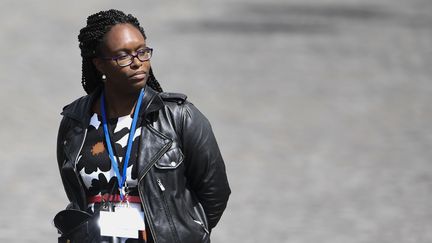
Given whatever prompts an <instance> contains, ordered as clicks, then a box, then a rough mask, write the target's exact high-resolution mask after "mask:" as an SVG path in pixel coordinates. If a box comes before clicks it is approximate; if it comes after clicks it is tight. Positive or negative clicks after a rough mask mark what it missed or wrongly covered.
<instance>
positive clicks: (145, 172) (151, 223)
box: [138, 141, 172, 243]
mask: <svg viewBox="0 0 432 243" xmlns="http://www.w3.org/2000/svg"><path fill="white" fill-rule="evenodd" d="M171 144H172V141H170V142H169V143H168V144H166V145H165V147H164V148H163V149H162V150H161V151H160V152H159V154H158V156H155V159H154V160H153V161H151V162H150V163H149V164H150V165H149V166H148V169H147V170H146V171H144V173H143V175H142V176H141V177H140V179H139V180H138V186H139V184H141V181H142V179H143V178H144V176H145V175H146V174H147V172H148V171H149V170H150V168H151V167H152V166H153V165H154V163H156V161H157V160H158V159H159V158H160V155H162V154H164V153H165V152H166V151H168V149H169V148H170V147H171ZM143 193H144V192H143V191H141V190H138V194H139V195H140V198H141V204H142V206H143V209H144V213H145V215H150V210H149V209H148V207H147V204H146V203H145V200H144V194H143ZM147 222H148V224H149V227H150V233H151V234H152V236H153V241H154V243H157V242H158V240H157V238H156V232H155V230H154V227H153V222H152V221H151V218H150V217H148V218H147Z"/></svg>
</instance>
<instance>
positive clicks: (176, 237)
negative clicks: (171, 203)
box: [156, 178, 179, 242]
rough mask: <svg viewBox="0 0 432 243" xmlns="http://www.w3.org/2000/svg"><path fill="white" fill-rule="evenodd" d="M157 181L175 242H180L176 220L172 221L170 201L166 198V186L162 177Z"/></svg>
mask: <svg viewBox="0 0 432 243" xmlns="http://www.w3.org/2000/svg"><path fill="white" fill-rule="evenodd" d="M156 182H157V184H158V186H159V189H160V194H161V196H162V200H163V203H164V211H165V214H166V216H167V219H168V223H169V224H170V228H171V231H172V234H173V237H174V240H175V242H179V239H178V236H177V231H176V229H175V226H174V222H172V216H171V212H170V210H169V207H168V202H167V200H166V196H165V187H164V185H163V184H162V181H161V179H159V178H157V180H156Z"/></svg>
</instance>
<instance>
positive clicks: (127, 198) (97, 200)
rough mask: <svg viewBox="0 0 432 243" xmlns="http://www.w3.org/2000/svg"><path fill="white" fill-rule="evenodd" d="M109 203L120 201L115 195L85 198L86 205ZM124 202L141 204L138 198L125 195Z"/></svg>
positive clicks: (118, 196)
mask: <svg viewBox="0 0 432 243" xmlns="http://www.w3.org/2000/svg"><path fill="white" fill-rule="evenodd" d="M108 199H109V201H110V202H121V200H120V195H118V194H116V195H110V196H109V195H108V194H105V195H103V196H102V195H96V196H92V197H89V198H87V203H100V202H106V201H108ZM123 201H124V202H130V203H141V198H140V197H139V196H128V195H126V196H125V198H124V200H123Z"/></svg>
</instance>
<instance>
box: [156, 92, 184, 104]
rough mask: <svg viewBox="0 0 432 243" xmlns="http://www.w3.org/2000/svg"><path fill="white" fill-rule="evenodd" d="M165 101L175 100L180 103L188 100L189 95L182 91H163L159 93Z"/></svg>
mask: <svg viewBox="0 0 432 243" xmlns="http://www.w3.org/2000/svg"><path fill="white" fill-rule="evenodd" d="M159 95H160V97H161V98H162V100H163V101H166V102H175V103H177V104H179V105H181V104H183V103H185V102H186V99H187V95H185V94H182V93H172V92H162V93H160V94H159Z"/></svg>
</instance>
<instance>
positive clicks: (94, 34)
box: [78, 9, 162, 94]
mask: <svg viewBox="0 0 432 243" xmlns="http://www.w3.org/2000/svg"><path fill="white" fill-rule="evenodd" d="M126 23H128V24H132V25H133V26H135V27H136V28H137V29H138V30H139V31H140V32H141V34H142V35H143V36H144V39H147V37H146V35H145V33H144V29H143V28H142V27H141V26H140V24H139V22H138V19H137V18H135V17H134V16H132V15H131V14H128V15H126V14H125V13H123V12H122V11H119V10H115V9H110V10H108V11H100V12H98V13H95V14H92V15H90V16H89V17H88V18H87V26H85V27H84V28H82V29H81V30H80V33H79V35H78V40H79V47H80V49H81V57H82V80H81V83H82V86H83V88H84V90H85V91H86V92H87V93H88V94H89V93H91V92H93V90H95V89H96V88H97V87H99V86H101V85H102V84H103V81H102V74H101V73H100V72H99V71H98V70H97V69H96V67H95V66H94V64H93V62H92V59H93V58H95V57H97V55H98V54H99V47H100V44H101V43H102V42H103V37H104V35H105V34H106V33H107V32H108V31H109V30H110V29H111V27H113V26H114V25H116V24H126ZM147 85H148V86H150V87H151V88H152V89H154V90H156V91H158V92H162V87H161V86H160V84H159V82H158V81H157V80H156V78H155V76H154V75H153V70H152V68H150V72H149V77H148V80H147Z"/></svg>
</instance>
